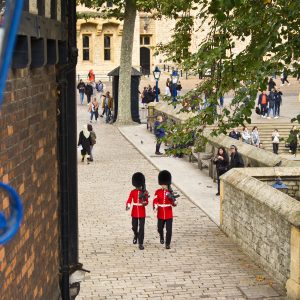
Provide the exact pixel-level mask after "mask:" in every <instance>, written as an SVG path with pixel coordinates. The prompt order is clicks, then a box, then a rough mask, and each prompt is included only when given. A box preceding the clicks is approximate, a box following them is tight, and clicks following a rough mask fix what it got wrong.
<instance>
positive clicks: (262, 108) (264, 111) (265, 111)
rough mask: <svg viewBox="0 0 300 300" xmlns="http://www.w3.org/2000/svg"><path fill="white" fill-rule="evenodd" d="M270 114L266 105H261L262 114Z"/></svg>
mask: <svg viewBox="0 0 300 300" xmlns="http://www.w3.org/2000/svg"><path fill="white" fill-rule="evenodd" d="M267 112H268V108H267V105H266V104H261V105H260V114H261V115H262V116H264V115H265V114H266V113H267Z"/></svg>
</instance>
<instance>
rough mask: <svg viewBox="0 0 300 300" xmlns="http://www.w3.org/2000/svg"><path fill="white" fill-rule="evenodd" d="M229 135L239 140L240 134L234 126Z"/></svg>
mask: <svg viewBox="0 0 300 300" xmlns="http://www.w3.org/2000/svg"><path fill="white" fill-rule="evenodd" d="M229 137H231V138H233V139H235V140H239V139H240V138H241V134H240V133H239V132H238V131H237V129H236V128H233V130H232V131H230V133H229Z"/></svg>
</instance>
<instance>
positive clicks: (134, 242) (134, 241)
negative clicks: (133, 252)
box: [132, 235, 137, 245]
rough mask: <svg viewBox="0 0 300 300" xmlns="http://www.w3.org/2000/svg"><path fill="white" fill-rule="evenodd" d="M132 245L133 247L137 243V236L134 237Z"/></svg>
mask: <svg viewBox="0 0 300 300" xmlns="http://www.w3.org/2000/svg"><path fill="white" fill-rule="evenodd" d="M132 243H133V244H134V245H135V244H136V243H137V235H134V237H133V241H132Z"/></svg>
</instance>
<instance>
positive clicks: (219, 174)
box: [217, 169, 227, 194]
mask: <svg viewBox="0 0 300 300" xmlns="http://www.w3.org/2000/svg"><path fill="white" fill-rule="evenodd" d="M226 172H227V170H220V169H219V170H218V169H217V178H218V179H217V181H218V194H220V176H222V175H223V174H225V173H226Z"/></svg>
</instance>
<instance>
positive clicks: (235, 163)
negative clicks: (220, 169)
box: [229, 145, 245, 169]
mask: <svg viewBox="0 0 300 300" xmlns="http://www.w3.org/2000/svg"><path fill="white" fill-rule="evenodd" d="M244 167H245V164H244V161H243V158H242V156H241V154H240V153H239V152H238V151H237V147H236V146H235V145H231V146H230V164H229V169H233V168H244Z"/></svg>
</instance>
